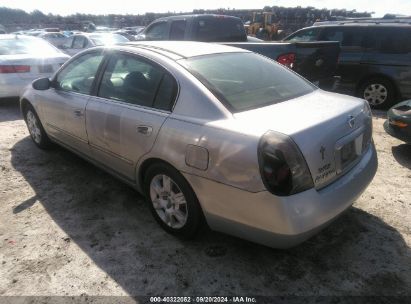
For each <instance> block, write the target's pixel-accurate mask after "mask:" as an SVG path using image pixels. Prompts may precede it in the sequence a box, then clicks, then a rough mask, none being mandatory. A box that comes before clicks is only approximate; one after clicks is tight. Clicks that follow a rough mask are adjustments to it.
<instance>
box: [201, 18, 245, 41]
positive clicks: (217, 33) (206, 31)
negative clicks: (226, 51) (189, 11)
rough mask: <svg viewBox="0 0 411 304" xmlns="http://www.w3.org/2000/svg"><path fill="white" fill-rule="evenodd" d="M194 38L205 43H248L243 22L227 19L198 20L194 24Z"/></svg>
mask: <svg viewBox="0 0 411 304" xmlns="http://www.w3.org/2000/svg"><path fill="white" fill-rule="evenodd" d="M194 37H195V39H196V40H198V41H205V42H230V41H247V35H246V33H245V29H244V25H243V23H242V22H241V20H239V19H234V18H226V17H215V18H204V19H197V20H196V21H195V22H194Z"/></svg>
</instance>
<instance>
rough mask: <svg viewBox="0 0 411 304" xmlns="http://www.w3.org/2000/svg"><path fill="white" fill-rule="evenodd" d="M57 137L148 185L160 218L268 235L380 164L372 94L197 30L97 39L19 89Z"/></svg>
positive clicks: (336, 201) (357, 183)
mask: <svg viewBox="0 0 411 304" xmlns="http://www.w3.org/2000/svg"><path fill="white" fill-rule="evenodd" d="M21 110H22V113H23V115H24V118H25V120H26V122H27V125H28V129H29V131H30V134H31V137H32V139H33V140H34V143H35V144H36V145H37V146H38V147H40V148H47V147H49V145H50V144H51V143H52V142H54V143H58V144H60V145H62V146H64V147H66V148H67V149H70V150H72V151H73V152H75V153H77V154H79V155H80V156H82V157H84V158H86V159H88V160H89V161H91V162H92V163H94V164H95V165H97V166H99V167H101V168H103V169H105V170H107V171H108V172H110V173H112V174H113V175H115V176H117V177H118V178H120V179H122V180H123V181H125V182H126V183H128V184H130V185H132V186H133V187H135V188H136V189H137V190H138V191H140V192H141V193H143V194H144V195H145V196H146V197H147V199H148V201H149V202H150V208H151V211H152V213H153V215H154V218H155V219H156V220H157V222H158V223H159V224H160V225H161V226H162V227H163V228H164V229H165V230H166V231H168V232H170V233H172V234H175V235H178V236H181V237H185V238H189V237H193V236H194V235H195V234H196V232H197V231H198V230H199V228H200V227H201V225H203V224H208V226H209V227H210V228H211V229H214V230H217V231H222V232H225V233H229V234H232V235H235V236H238V237H241V238H244V239H248V240H251V241H254V242H258V243H262V244H265V245H268V246H272V247H282V248H285V247H290V246H293V245H296V244H298V243H300V242H302V241H304V240H306V239H307V238H309V237H310V236H312V235H313V234H315V233H316V232H317V231H319V230H320V229H321V228H322V227H324V226H325V225H327V224H328V223H330V222H331V221H332V220H333V219H335V218H336V217H337V216H338V215H340V214H341V213H342V212H343V211H344V210H346V209H347V208H348V207H349V206H351V204H352V203H353V202H354V201H355V199H356V198H357V197H358V196H359V195H360V194H361V193H362V192H363V191H364V189H365V188H366V187H367V185H368V184H369V183H370V182H371V180H372V178H373V176H374V175H375V172H376V169H377V156H376V152H375V148H374V144H373V141H372V120H371V112H370V108H369V106H368V103H367V102H365V101H364V100H361V99H357V98H353V97H348V96H343V95H338V94H333V93H328V92H324V91H322V90H320V89H318V88H317V87H315V86H314V85H312V84H311V83H309V82H308V81H306V80H305V79H303V78H301V77H300V76H298V75H297V74H295V73H294V72H292V71H290V70H288V69H287V68H285V67H283V66H281V65H279V64H277V63H275V62H274V61H271V60H269V59H267V58H266V57H263V56H261V55H257V54H255V53H252V52H249V51H245V50H242V49H237V48H233V47H228V46H222V45H215V44H205V43H199V42H144V43H129V44H126V45H122V46H112V47H106V48H104V47H100V48H93V49H90V50H87V51H85V52H82V53H80V54H78V55H77V56H75V57H74V58H72V59H71V60H70V61H68V62H67V63H66V64H65V65H64V66H63V67H62V68H61V69H60V70H59V71H58V72H57V73H56V74H55V75H54V77H53V78H52V79H51V80H49V79H48V78H43V79H39V80H37V81H35V82H34V83H33V85H32V88H29V89H27V91H26V92H25V94H24V95H23V96H22V98H21Z"/></svg>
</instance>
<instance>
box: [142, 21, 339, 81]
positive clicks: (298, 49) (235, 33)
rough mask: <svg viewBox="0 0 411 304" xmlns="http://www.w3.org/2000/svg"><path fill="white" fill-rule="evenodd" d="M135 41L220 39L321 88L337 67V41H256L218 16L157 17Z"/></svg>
mask: <svg viewBox="0 0 411 304" xmlns="http://www.w3.org/2000/svg"><path fill="white" fill-rule="evenodd" d="M137 40H192V41H205V42H222V43H224V44H227V45H231V46H235V47H239V48H244V49H247V50H250V51H253V52H257V53H260V54H262V55H264V56H267V57H269V58H271V59H274V60H277V61H278V62H280V63H282V64H284V65H286V66H287V67H289V68H291V69H293V70H294V71H296V72H297V73H299V74H301V75H303V76H304V77H306V78H307V79H308V80H310V81H312V82H316V84H318V85H320V87H322V88H324V89H331V88H332V86H333V84H334V76H335V71H336V67H337V59H338V54H339V46H338V43H337V42H328V43H327V42H325V43H315V42H310V43H298V44H294V43H260V42H261V40H259V39H257V38H255V37H247V34H246V32H245V29H244V26H243V23H242V21H241V19H240V18H236V17H232V16H222V15H183V16H172V17H166V18H160V19H157V20H155V21H154V22H152V23H151V24H150V25H149V26H147V28H146V29H145V30H144V31H143V32H142V33H141V34H140V35H138V36H137Z"/></svg>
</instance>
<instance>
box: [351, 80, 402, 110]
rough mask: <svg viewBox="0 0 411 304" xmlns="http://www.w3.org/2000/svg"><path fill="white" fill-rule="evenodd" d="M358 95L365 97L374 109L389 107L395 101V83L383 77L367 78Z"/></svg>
mask: <svg viewBox="0 0 411 304" xmlns="http://www.w3.org/2000/svg"><path fill="white" fill-rule="evenodd" d="M358 96H359V97H360V98H364V99H365V100H366V101H368V103H369V104H370V106H371V107H372V108H374V109H388V108H389V107H391V106H392V105H393V104H394V102H395V96H396V93H395V88H394V86H393V84H392V83H391V82H390V81H389V80H387V79H385V78H382V77H376V78H371V79H368V80H366V81H365V82H364V83H363V84H362V85H361V86H360V89H359V92H358Z"/></svg>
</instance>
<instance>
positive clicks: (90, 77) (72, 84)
mask: <svg viewBox="0 0 411 304" xmlns="http://www.w3.org/2000/svg"><path fill="white" fill-rule="evenodd" d="M102 59H103V55H102V54H101V53H88V54H85V55H82V56H80V57H78V58H76V59H75V60H74V61H72V62H70V63H69V64H68V65H67V66H65V67H64V69H63V70H62V71H61V72H60V73H59V74H58V75H57V78H56V85H57V89H62V90H65V91H73V92H77V93H82V94H90V91H91V87H92V85H93V81H94V78H95V76H96V73H97V70H98V67H99V65H100V63H101V61H102Z"/></svg>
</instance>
